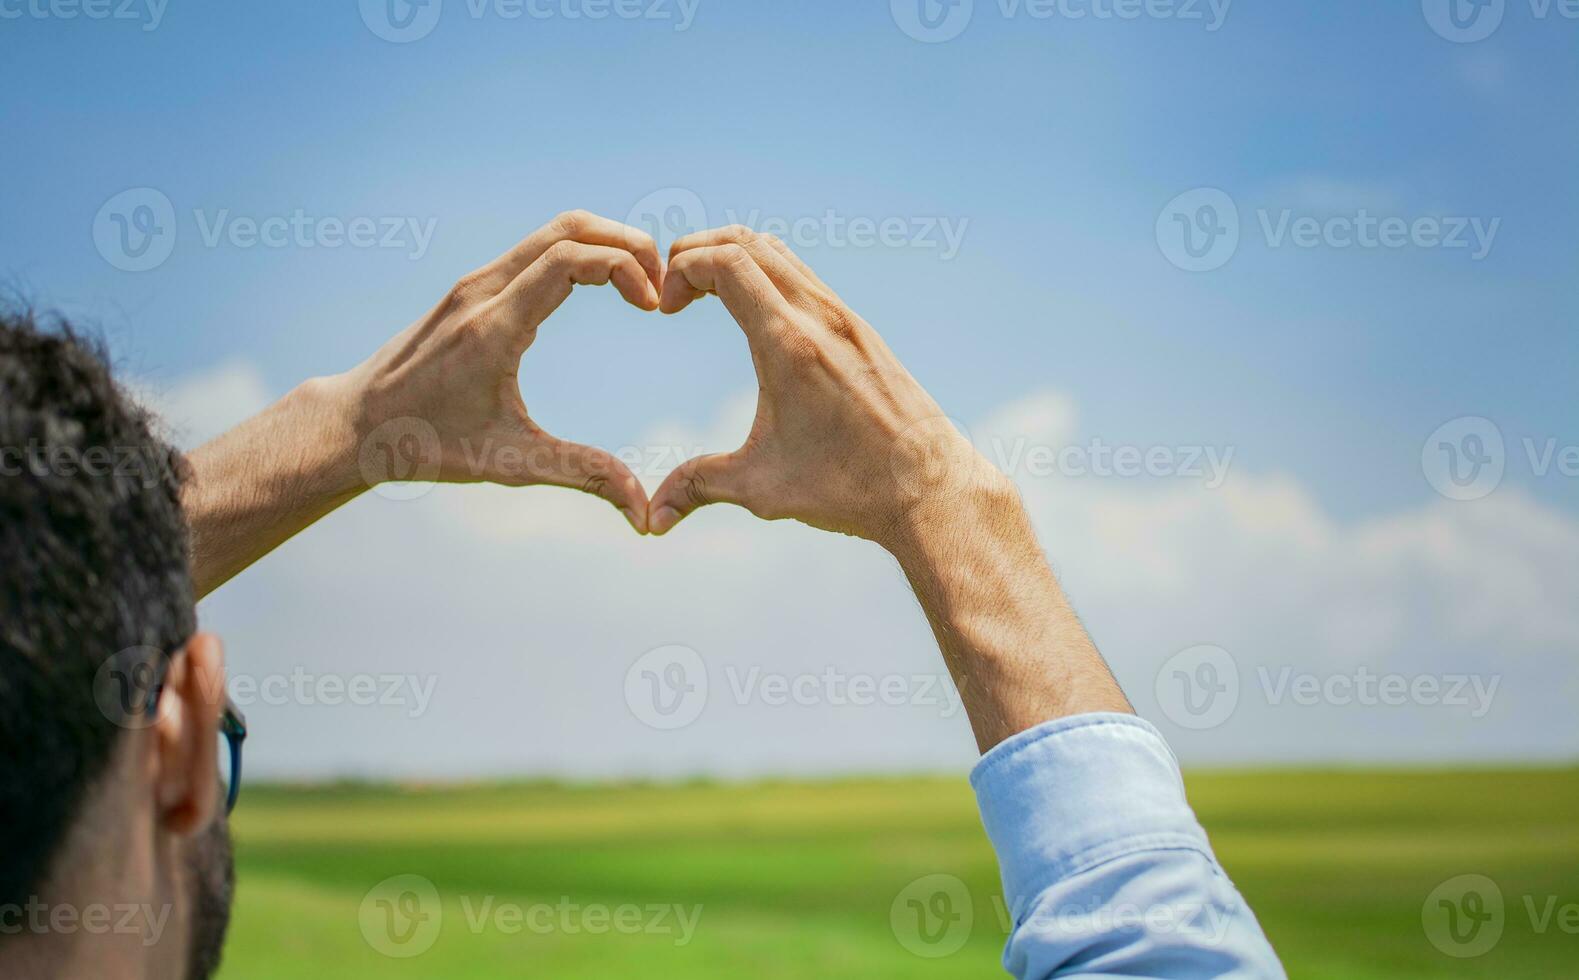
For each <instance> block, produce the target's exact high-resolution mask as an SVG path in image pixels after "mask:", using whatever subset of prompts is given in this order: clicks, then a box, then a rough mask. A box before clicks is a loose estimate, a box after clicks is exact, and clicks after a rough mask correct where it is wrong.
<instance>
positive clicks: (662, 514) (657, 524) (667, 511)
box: [651, 507, 680, 534]
mask: <svg viewBox="0 0 1579 980" xmlns="http://www.w3.org/2000/svg"><path fill="white" fill-rule="evenodd" d="M678 523H680V512H679V511H677V510H675V509H674V508H673V507H659V508H658V512H657V513H656V514H654V515H652V524H651V531H652V533H654V534H665V533H667V532H668V530H669V529H670V528H671V527H674V526H675V525H676V524H678Z"/></svg>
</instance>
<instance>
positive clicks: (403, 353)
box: [336, 211, 663, 533]
mask: <svg viewBox="0 0 1579 980" xmlns="http://www.w3.org/2000/svg"><path fill="white" fill-rule="evenodd" d="M610 282H612V283H613V284H614V286H615V288H616V289H618V290H619V291H620V295H621V296H623V297H625V299H626V301H627V302H629V303H630V304H631V305H632V306H635V307H637V308H638V309H642V310H655V309H657V308H658V296H659V289H660V288H661V287H662V283H663V262H662V260H661V259H660V258H659V254H658V247H657V245H656V243H654V242H653V240H652V237H651V236H650V235H648V234H647V233H646V232H643V231H640V230H638V229H636V228H632V227H630V226H628V225H623V224H620V223H618V222H615V221H611V220H609V219H607V218H601V217H598V216H596V215H592V214H588V213H587V212H585V211H570V212H567V213H565V214H562V215H560V216H559V217H558V218H555V219H554V220H553V221H552V222H550V223H549V224H547V225H545V226H544V227H542V228H540V229H538V230H537V231H536V232H534V233H532V234H531V235H530V236H528V237H527V238H526V239H525V240H524V241H522V242H521V243H520V244H519V245H517V246H516V247H515V248H513V249H511V250H510V251H509V252H507V253H505V254H504V255H502V256H500V257H499V258H498V259H496V260H495V261H494V262H492V263H490V264H489V265H487V266H484V267H483V268H481V269H478V270H477V271H475V272H472V273H470V274H469V275H466V276H464V277H462V278H461V280H460V281H459V282H457V283H456V284H455V286H454V287H453V288H452V289H450V291H449V293H448V294H446V295H445V297H444V298H443V299H442V300H440V301H439V304H438V305H437V306H435V307H434V308H433V309H432V310H430V311H429V312H428V313H427V315H425V316H423V317H422V318H421V319H419V320H418V321H417V322H416V323H414V324H412V325H411V326H410V327H408V328H407V329H405V330H404V331H402V332H401V333H400V334H398V335H396V336H395V338H394V339H392V340H391V341H389V343H387V344H385V345H384V347H383V348H382V349H381V350H379V351H378V352H377V353H376V354H374V355H373V357H372V358H370V359H369V360H368V361H367V362H366V363H364V364H362V365H361V366H360V367H358V368H356V369H355V370H353V371H352V372H350V373H349V374H348V375H345V376H342V378H340V379H336V380H337V381H342V382H343V383H344V384H345V385H346V386H347V387H348V389H349V392H350V394H349V396H348V397H349V399H350V401H351V403H352V405H353V408H352V409H351V412H352V414H353V416H354V420H353V425H354V427H355V428H356V430H357V431H358V432H360V433H361V434H362V443H363V446H362V449H363V452H362V467H361V468H362V471H363V476H364V478H365V479H366V480H367V481H368V482H370V483H372V482H385V481H394V480H407V479H420V480H422V481H425V482H426V481H434V482H441V483H477V482H489V483H500V484H505V485H507V486H532V485H541V484H547V485H553V486H561V487H571V488H574V489H576V490H581V491H584V492H586V493H591V494H595V495H597V496H599V497H602V498H603V499H604V500H607V501H608V502H609V503H611V504H613V505H614V506H615V507H617V508H619V510H620V512H621V513H623V514H624V515H625V518H626V519H627V520H628V521H630V523H631V526H632V527H634V528H635V529H636V531H637V532H638V533H646V530H647V493H646V491H645V490H644V489H643V488H642V485H641V483H640V481H638V480H637V479H636V476H635V474H633V473H632V472H631V471H630V469H629V468H628V467H627V466H625V465H624V464H623V463H621V462H620V461H619V460H617V459H615V458H614V457H613V456H612V455H610V454H609V453H607V452H605V451H604V450H602V449H598V448H596V447H593V446H585V445H581V444H580V443H574V442H567V441H565V440H563V439H559V438H557V437H555V436H553V435H550V434H549V433H548V432H545V431H544V430H543V429H542V427H540V426H539V425H538V424H537V423H536V422H534V421H533V420H532V417H531V415H530V414H529V413H528V412H527V408H526V404H525V403H524V402H523V401H522V398H521V390H520V383H519V380H518V378H517V374H518V373H519V371H520V364H521V357H522V355H523V354H525V353H526V350H527V349H528V348H529V347H531V346H532V342H533V340H535V339H536V337H537V328H538V327H539V326H540V325H541V324H542V323H543V321H544V320H546V319H547V318H548V317H549V315H550V314H552V313H553V312H554V311H555V310H556V309H558V308H559V306H560V304H562V303H563V302H564V301H565V300H566V299H567V298H568V297H569V296H570V293H571V291H572V290H573V289H574V288H575V287H576V286H578V285H589V286H601V285H604V284H606V283H610ZM370 469H372V471H373V472H372V474H369V470H370Z"/></svg>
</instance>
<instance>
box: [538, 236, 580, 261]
mask: <svg viewBox="0 0 1579 980" xmlns="http://www.w3.org/2000/svg"><path fill="white" fill-rule="evenodd" d="M580 255H581V246H580V245H578V244H577V243H575V242H572V241H567V240H564V239H561V240H559V241H557V242H555V243H554V244H552V245H550V246H548V250H547V251H545V252H544V253H543V261H545V262H547V263H548V264H550V265H553V266H567V265H571V264H573V263H574V262H576V260H577V259H578V258H579V257H580Z"/></svg>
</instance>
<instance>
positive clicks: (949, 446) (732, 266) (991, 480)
mask: <svg viewBox="0 0 1579 980" xmlns="http://www.w3.org/2000/svg"><path fill="white" fill-rule="evenodd" d="M707 293H715V294H717V295H718V297H719V298H720V299H722V300H723V302H724V305H725V306H726V307H727V308H728V309H729V312H730V313H731V314H732V315H733V316H734V318H735V319H736V320H737V321H738V322H739V324H740V327H741V329H742V330H744V331H745V334H746V340H747V343H748V344H749V346H750V348H751V358H752V361H753V362H754V363H755V365H756V371H757V378H758V382H759V384H760V388H761V391H760V395H759V397H758V402H757V416H756V421H755V424H754V425H753V426H752V429H751V434H750V436H749V437H748V438H747V439H746V442H745V445H743V446H742V447H741V448H740V449H738V450H736V451H734V452H732V453H722V454H717V455H712V456H701V457H698V458H696V459H693V460H691V461H689V462H687V463H686V464H684V465H682V466H680V467H679V468H678V469H676V470H675V471H674V472H673V473H671V474H670V475H669V477H668V479H666V480H665V481H664V483H663V485H662V486H661V487H659V489H658V492H657V493H656V494H655V495H654V496H653V499H652V504H651V510H650V517H649V519H648V525H649V527H650V529H651V531H652V533H654V534H663V533H665V532H666V531H668V530H669V529H670V528H672V527H673V526H674V525H675V524H676V523H678V522H679V521H680V520H681V519H682V518H684V517H685V516H686V515H687V514H689V513H691V511H693V510H695V509H696V508H697V507H700V506H703V505H704V504H711V503H732V504H739V505H741V506H743V507H745V508H747V509H748V510H750V511H751V512H752V513H753V514H756V515H757V516H758V517H762V518H767V519H770V520H772V519H779V518H796V519H798V520H801V521H804V522H805V523H807V524H810V525H812V526H814V527H818V528H822V529H824V530H830V531H840V532H843V533H846V534H853V535H856V536H858V537H862V538H867V539H869V540H874V541H877V542H878V543H883V544H886V543H887V542H888V541H889V540H890V539H891V538H892V537H893V536H894V535H895V534H896V533H898V532H899V531H901V530H902V529H904V528H905V527H906V526H907V525H909V524H912V523H913V522H914V521H915V520H917V519H921V518H923V517H924V516H925V515H927V514H929V513H935V514H941V513H944V512H946V511H947V509H948V507H949V505H950V502H951V501H953V500H956V499H958V497H959V495H960V494H962V493H966V492H968V491H970V490H972V489H974V488H979V487H997V488H1001V487H1002V485H1003V484H1006V482H1007V480H1006V478H1004V477H1003V476H1002V475H1001V474H999V473H998V472H997V471H996V470H994V469H993V468H992V467H991V466H990V465H989V464H988V463H987V461H986V460H985V459H984V458H983V457H982V456H981V455H980V454H979V453H977V452H976V450H975V448H974V447H973V446H971V444H970V442H969V441H968V440H967V439H966V438H965V437H964V436H963V435H961V434H960V433H959V431H958V430H957V429H955V428H954V427H953V426H952V425H951V424H950V423H949V421H948V420H947V419H946V418H945V417H944V415H943V411H942V409H940V408H939V407H938V404H937V402H935V401H933V400H932V397H931V396H930V395H928V394H927V393H926V391H925V390H923V389H922V387H921V386H920V385H919V384H918V383H916V380H915V379H914V378H912V377H911V376H910V374H909V373H908V372H907V371H906V370H905V368H904V366H903V365H901V364H900V363H899V361H898V360H897V359H896V358H895V357H894V354H893V352H892V351H891V350H889V349H888V346H887V345H886V344H884V343H883V340H882V338H881V337H879V336H878V335H877V332H876V331H875V330H873V329H872V328H871V326H870V325H868V324H867V322H866V321H865V320H862V319H861V318H860V317H859V316H856V315H855V313H853V312H851V310H850V308H849V307H847V306H845V305H844V303H843V302H842V301H841V300H840V299H839V297H838V296H837V295H835V294H834V292H833V290H831V289H829V288H828V286H827V285H826V284H825V283H824V282H823V281H822V280H821V279H819V278H817V276H816V274H815V273H813V272H812V271H811V269H810V268H809V267H807V265H806V264H805V263H804V262H802V261H801V260H800V259H799V258H797V257H796V256H795V254H794V253H793V252H791V251H790V250H789V248H788V247H787V246H786V245H784V243H782V242H780V241H779V240H778V239H776V238H774V237H772V236H769V235H759V234H756V233H754V232H752V231H751V230H750V229H748V228H743V227H738V226H736V227H731V228H722V229H717V230H714V231H705V232H699V233H697V234H694V235H689V236H687V237H685V238H682V239H680V240H679V241H677V242H675V243H674V247H673V249H672V250H671V252H670V261H669V270H668V272H667V274H666V276H665V280H664V286H663V295H662V299H661V301H660V309H661V310H662V311H663V312H665V313H678V312H679V311H681V310H683V309H685V307H686V306H688V305H690V304H691V302H692V301H693V300H695V299H697V298H698V297H700V296H703V295H705V294H707Z"/></svg>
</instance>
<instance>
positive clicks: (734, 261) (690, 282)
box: [658, 245, 788, 340]
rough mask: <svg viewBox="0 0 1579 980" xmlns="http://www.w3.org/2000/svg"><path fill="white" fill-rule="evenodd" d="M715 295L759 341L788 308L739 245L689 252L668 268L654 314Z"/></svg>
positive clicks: (781, 295) (757, 266)
mask: <svg viewBox="0 0 1579 980" xmlns="http://www.w3.org/2000/svg"><path fill="white" fill-rule="evenodd" d="M708 293H715V294H717V296H718V298H719V299H721V300H723V301H724V306H725V308H727V309H728V310H729V313H730V315H731V316H733V317H734V318H735V321H736V322H737V323H739V324H740V328H741V329H742V330H744V331H745V332H746V336H747V337H748V338H750V339H753V340H755V339H758V338H760V337H762V336H763V335H764V334H765V333H766V332H767V331H768V330H770V329H771V328H772V324H773V323H774V322H775V320H776V319H778V318H781V317H782V316H783V315H784V313H785V312H786V311H787V308H788V304H787V302H786V301H785V299H784V296H783V294H781V293H780V292H779V291H778V287H776V286H774V285H773V281H772V280H771V279H769V278H768V276H767V273H765V272H763V271H762V268H761V266H759V265H757V263H756V260H755V259H753V258H752V257H751V254H750V253H749V252H747V251H746V250H745V248H744V247H742V246H740V245H714V246H707V247H703V248H696V249H692V250H690V251H688V252H685V253H683V254H681V255H680V256H678V257H677V258H676V259H675V260H674V261H673V262H672V263H670V265H669V273H668V275H667V276H665V277H664V280H663V297H662V299H661V300H660V301H659V307H658V308H659V309H660V310H662V311H663V312H665V313H678V312H680V311H681V310H683V309H685V308H686V307H687V306H690V305H691V303H692V302H693V301H695V300H696V299H698V298H699V297H702V296H706V295H707V294H708Z"/></svg>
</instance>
